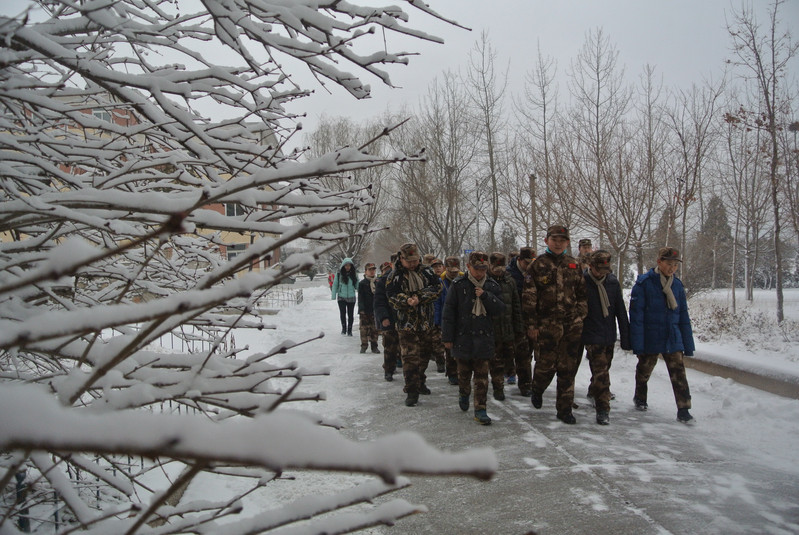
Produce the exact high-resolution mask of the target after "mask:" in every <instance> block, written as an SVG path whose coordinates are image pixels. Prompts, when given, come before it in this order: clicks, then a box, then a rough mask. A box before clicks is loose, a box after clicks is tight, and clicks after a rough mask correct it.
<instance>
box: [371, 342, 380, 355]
mask: <svg viewBox="0 0 799 535" xmlns="http://www.w3.org/2000/svg"><path fill="white" fill-rule="evenodd" d="M372 353H380V350H379V349H378V348H377V342H372Z"/></svg>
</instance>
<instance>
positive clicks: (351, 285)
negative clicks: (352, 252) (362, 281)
mask: <svg viewBox="0 0 799 535" xmlns="http://www.w3.org/2000/svg"><path fill="white" fill-rule="evenodd" d="M347 264H352V268H351V269H352V273H353V275H355V264H353V262H352V258H345V259H344V260H342V262H341V267H340V268H339V270H338V273H336V278H335V279H333V288H332V289H331V291H332V295H331V296H330V299H335V298H336V296H338V298H339V299H340V300H342V301H349V302H350V303H354V302H355V298H356V297H357V295H358V276H357V275H355V276H354V277H353V278H354V279H355V282H353V281H352V279H350V278H349V277H347V278H346V279H345V278H344V277H342V275H341V274H342V273H343V272H344V266H345V265H347Z"/></svg>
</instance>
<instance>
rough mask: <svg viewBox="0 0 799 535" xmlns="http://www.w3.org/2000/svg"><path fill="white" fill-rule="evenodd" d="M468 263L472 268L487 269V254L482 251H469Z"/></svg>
mask: <svg viewBox="0 0 799 535" xmlns="http://www.w3.org/2000/svg"><path fill="white" fill-rule="evenodd" d="M469 264H470V265H471V266H472V267H473V268H477V269H488V255H487V254H486V253H484V252H483V251H474V252H472V253H469Z"/></svg>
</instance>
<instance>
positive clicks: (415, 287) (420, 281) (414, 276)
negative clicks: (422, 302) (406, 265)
mask: <svg viewBox="0 0 799 535" xmlns="http://www.w3.org/2000/svg"><path fill="white" fill-rule="evenodd" d="M405 281H406V282H407V283H408V289H407V291H408V293H414V292H419V291H421V290H422V289H423V288H424V277H422V275H421V274H420V273H419V272H418V271H416V270H413V271H411V270H410V269H409V270H408V276H407V277H406V278H405Z"/></svg>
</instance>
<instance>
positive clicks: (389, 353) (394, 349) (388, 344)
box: [380, 328, 400, 373]
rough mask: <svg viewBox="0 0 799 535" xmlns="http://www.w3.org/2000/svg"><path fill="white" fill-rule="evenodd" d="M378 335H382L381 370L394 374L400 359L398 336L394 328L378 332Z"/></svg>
mask: <svg viewBox="0 0 799 535" xmlns="http://www.w3.org/2000/svg"><path fill="white" fill-rule="evenodd" d="M380 334H382V335H383V370H385V371H386V372H388V373H394V372H395V371H397V359H399V358H400V345H399V335H398V334H397V330H396V329H394V328H391V329H388V330H385V331H380Z"/></svg>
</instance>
